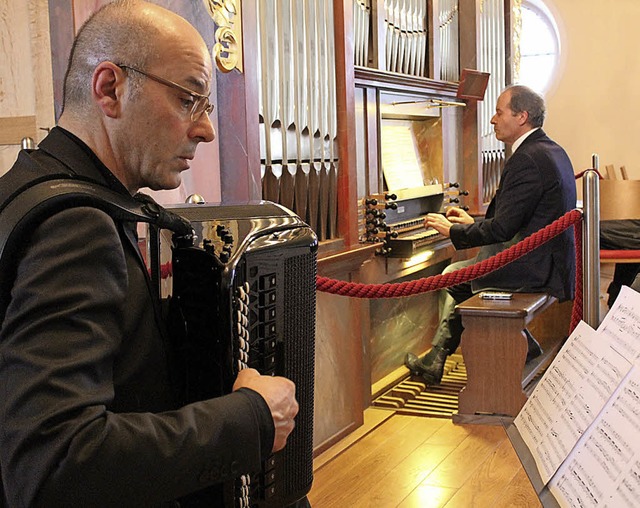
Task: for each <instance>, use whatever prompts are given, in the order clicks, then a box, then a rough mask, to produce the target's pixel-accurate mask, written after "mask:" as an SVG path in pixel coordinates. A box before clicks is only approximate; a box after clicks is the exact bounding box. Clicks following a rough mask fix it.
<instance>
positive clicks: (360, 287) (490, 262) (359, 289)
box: [316, 209, 582, 330]
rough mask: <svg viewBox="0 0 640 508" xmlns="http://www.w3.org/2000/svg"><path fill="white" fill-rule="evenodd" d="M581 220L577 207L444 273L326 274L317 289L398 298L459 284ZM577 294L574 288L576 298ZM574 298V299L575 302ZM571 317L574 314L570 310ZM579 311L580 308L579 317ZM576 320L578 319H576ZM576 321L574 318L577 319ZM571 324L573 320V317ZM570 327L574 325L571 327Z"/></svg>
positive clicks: (318, 279)
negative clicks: (367, 278)
mask: <svg viewBox="0 0 640 508" xmlns="http://www.w3.org/2000/svg"><path fill="white" fill-rule="evenodd" d="M581 220H582V212H581V211H580V210H578V209H576V210H571V211H570V212H567V213H566V214H564V215H563V216H562V217H560V218H559V219H557V220H555V221H554V222H552V223H551V224H549V225H548V226H546V227H544V228H543V229H541V230H540V231H536V232H535V233H533V234H531V235H529V236H528V237H527V238H525V239H524V240H522V241H520V242H518V243H517V244H515V245H512V246H511V247H509V248H508V249H506V250H503V251H502V252H499V253H498V254H496V255H495V256H491V257H490V258H488V259H485V260H484V261H481V262H479V263H476V264H473V265H471V266H467V267H464V268H461V269H460V270H456V271H454V272H450V273H447V274H439V275H433V276H431V277H425V278H422V279H417V280H412V281H407V282H397V283H390V284H362V283H355V282H345V281H341V280H336V279H329V278H327V277H317V278H316V289H317V290H318V291H323V292H326V293H331V294H335V295H341V296H350V297H353V298H398V297H403V296H411V295H417V294H420V293H426V292H428V291H434V290H436V289H442V288H445V287H449V286H453V285H455V284H460V283H462V282H468V281H470V280H474V279H477V278H479V277H482V276H483V275H486V274H487V273H490V272H493V271H495V270H497V269H498V268H501V267H503V266H504V265H506V264H507V263H510V262H512V261H514V260H516V259H518V258H520V257H522V256H524V255H525V254H527V253H529V252H531V251H532V250H534V249H536V248H537V247H539V246H540V245H542V244H543V243H545V242H547V241H549V240H551V239H552V238H554V237H556V236H558V235H559V234H560V233H562V232H563V231H564V230H566V229H568V228H569V227H571V226H575V225H576V224H578V223H580V222H581ZM577 231H580V228H576V227H574V233H575V234H576V258H578V256H580V259H581V252H582V251H581V247H580V249H579V248H578V242H579V243H580V244H582V241H581V236H580V235H578V234H577V233H576V232H577ZM577 267H579V269H580V278H579V281H580V298H579V300H580V309H582V305H581V302H582V275H581V273H582V270H581V268H582V267H581V263H577ZM576 279H578V268H576ZM577 288H578V280H576V289H577ZM577 300H578V295H577V291H576V300H575V301H577ZM575 301H574V302H575ZM575 309H576V305H575V303H574V313H575V312H576V310H575ZM572 318H573V314H572ZM581 318H582V313H581V311H580V319H581ZM578 321H579V319H578ZM576 324H577V322H576ZM572 325H573V321H572ZM571 330H573V326H572V328H571Z"/></svg>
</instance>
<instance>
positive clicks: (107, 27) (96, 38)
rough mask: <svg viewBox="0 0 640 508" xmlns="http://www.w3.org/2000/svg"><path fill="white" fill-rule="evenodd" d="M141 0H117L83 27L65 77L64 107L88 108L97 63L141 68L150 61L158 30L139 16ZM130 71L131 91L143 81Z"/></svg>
mask: <svg viewBox="0 0 640 508" xmlns="http://www.w3.org/2000/svg"><path fill="white" fill-rule="evenodd" d="M144 3H145V2H143V1H141V0H115V1H114V2H111V3H109V4H107V5H105V6H104V7H102V8H101V9H99V10H98V11H96V12H95V13H94V14H93V15H92V16H91V17H90V18H89V19H88V20H87V21H86V22H85V23H84V24H83V25H82V27H81V28H80V30H79V32H78V35H77V36H76V38H75V40H74V42H73V46H72V48H71V55H70V56H69V66H68V68H67V73H66V75H65V79H64V92H63V105H62V108H63V110H64V109H65V108H66V107H70V108H71V107H76V108H77V107H78V106H79V107H83V108H84V107H86V106H88V104H89V103H90V100H91V80H92V77H93V71H94V70H95V68H96V66H98V65H99V64H100V63H102V62H105V61H111V62H113V63H121V64H127V65H131V66H133V67H137V68H142V69H144V68H145V67H146V64H147V63H148V62H149V61H150V60H151V58H152V57H153V56H154V55H153V53H152V52H153V46H154V41H155V40H156V36H158V35H159V34H160V32H159V30H158V29H157V28H156V27H154V26H153V24H152V23H150V22H149V19H148V18H147V17H145V16H141V15H140V6H142V5H144ZM133 74H134V73H131V74H130V75H129V76H128V78H127V79H129V80H130V83H131V88H130V90H131V91H132V93H134V94H135V92H136V90H137V89H138V88H139V86H140V83H141V82H142V80H143V77H142V76H135V75H133Z"/></svg>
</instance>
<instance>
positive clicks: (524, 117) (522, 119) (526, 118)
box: [518, 111, 529, 125]
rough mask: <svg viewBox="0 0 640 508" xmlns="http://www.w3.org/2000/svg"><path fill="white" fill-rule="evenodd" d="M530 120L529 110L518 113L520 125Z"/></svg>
mask: <svg viewBox="0 0 640 508" xmlns="http://www.w3.org/2000/svg"><path fill="white" fill-rule="evenodd" d="M528 121H529V112H528V111H522V112H520V113H519V114H518V123H519V124H520V125H526V123H527V122H528Z"/></svg>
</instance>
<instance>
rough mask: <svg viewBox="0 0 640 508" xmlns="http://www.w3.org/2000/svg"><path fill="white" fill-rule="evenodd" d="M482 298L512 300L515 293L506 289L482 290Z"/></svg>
mask: <svg viewBox="0 0 640 508" xmlns="http://www.w3.org/2000/svg"><path fill="white" fill-rule="evenodd" d="M480 298H482V299H483V300H511V298H513V293H507V292H506V291H482V292H481V293H480Z"/></svg>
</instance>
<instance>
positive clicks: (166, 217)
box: [0, 178, 193, 323]
mask: <svg viewBox="0 0 640 508" xmlns="http://www.w3.org/2000/svg"><path fill="white" fill-rule="evenodd" d="M79 206H89V207H93V208H98V209H100V210H102V211H104V212H105V213H107V214H109V215H110V216H111V217H112V218H113V219H114V220H117V221H121V222H147V223H150V224H153V225H156V226H158V227H160V228H163V229H169V230H171V231H173V232H174V233H175V236H174V238H178V239H180V240H181V241H183V242H185V243H187V244H189V243H190V242H192V241H193V229H192V227H191V224H190V223H189V222H188V221H187V220H185V219H183V218H182V217H180V216H178V215H176V214H174V213H171V212H169V211H167V210H165V209H164V208H163V207H162V206H160V205H158V204H157V203H156V202H155V201H154V200H153V199H152V198H150V197H149V196H146V195H144V194H138V195H137V196H136V198H135V199H134V198H133V197H129V196H126V195H123V194H120V193H118V192H115V191H112V190H111V189H109V188H107V187H104V186H102V185H98V184H95V183H91V182H86V181H82V180H76V179H70V178H59V179H57V178H56V179H51V180H46V181H42V182H38V183H36V184H35V185H33V186H31V187H28V188H26V189H24V190H23V191H22V192H21V193H20V194H18V195H16V196H13V198H12V199H11V200H10V201H9V202H8V203H6V205H5V206H4V208H2V209H1V210H0V275H1V277H0V323H1V322H2V320H3V318H4V312H5V310H6V306H7V304H8V295H9V291H10V285H11V284H12V283H13V273H14V270H15V266H12V265H11V263H15V254H16V253H17V252H18V250H19V248H20V243H19V242H20V241H24V238H25V237H27V236H28V235H29V231H31V230H33V228H34V227H36V226H37V225H38V224H39V223H41V222H42V221H43V220H44V219H45V218H47V217H50V216H51V215H53V214H55V213H57V212H59V211H61V210H64V209H67V208H74V207H79Z"/></svg>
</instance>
